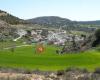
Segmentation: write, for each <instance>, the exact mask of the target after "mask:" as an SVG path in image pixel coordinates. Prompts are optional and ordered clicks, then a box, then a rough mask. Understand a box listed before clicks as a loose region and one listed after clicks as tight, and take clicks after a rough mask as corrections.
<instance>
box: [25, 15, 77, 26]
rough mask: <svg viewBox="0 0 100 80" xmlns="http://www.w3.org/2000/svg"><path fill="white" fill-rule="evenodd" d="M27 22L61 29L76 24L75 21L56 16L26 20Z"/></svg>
mask: <svg viewBox="0 0 100 80" xmlns="http://www.w3.org/2000/svg"><path fill="white" fill-rule="evenodd" d="M27 21H28V22H31V23H33V24H39V25H43V26H48V27H61V26H63V27H67V26H69V27H70V26H71V27H74V25H75V24H77V23H76V22H75V21H71V20H69V19H66V18H61V17H57V16H43V17H37V18H33V19H28V20H27Z"/></svg>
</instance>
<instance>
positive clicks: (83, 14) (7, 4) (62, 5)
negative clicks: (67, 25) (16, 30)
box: [0, 0, 100, 21]
mask: <svg viewBox="0 0 100 80" xmlns="http://www.w3.org/2000/svg"><path fill="white" fill-rule="evenodd" d="M0 9H1V10H4V11H7V12H9V13H11V14H13V15H14V16H17V17H19V18H22V19H30V18H34V17H39V16H60V17H63V18H68V19H71V20H76V21H80V20H81V21H88V20H100V0H0Z"/></svg>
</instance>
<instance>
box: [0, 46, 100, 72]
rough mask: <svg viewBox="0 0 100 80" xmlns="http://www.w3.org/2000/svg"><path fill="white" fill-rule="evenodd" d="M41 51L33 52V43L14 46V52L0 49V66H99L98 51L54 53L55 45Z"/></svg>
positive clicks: (54, 68)
mask: <svg viewBox="0 0 100 80" xmlns="http://www.w3.org/2000/svg"><path fill="white" fill-rule="evenodd" d="M45 47H46V48H45V51H44V52H43V53H36V52H35V45H30V46H26V47H20V48H15V51H14V52H11V50H10V49H8V50H1V51H0V66H2V67H11V68H25V69H30V70H35V69H39V70H46V71H48V70H51V71H52V70H61V69H66V68H68V67H79V68H86V69H88V70H90V71H92V70H94V69H95V68H97V67H100V52H99V51H97V50H89V51H86V52H81V53H76V54H74V53H72V54H71V53H70V54H56V52H55V50H57V49H59V47H57V46H52V45H50V46H45Z"/></svg>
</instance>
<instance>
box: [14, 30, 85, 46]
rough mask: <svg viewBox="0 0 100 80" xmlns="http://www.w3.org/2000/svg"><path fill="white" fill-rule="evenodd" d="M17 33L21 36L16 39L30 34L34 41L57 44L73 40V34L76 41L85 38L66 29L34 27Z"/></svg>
mask: <svg viewBox="0 0 100 80" xmlns="http://www.w3.org/2000/svg"><path fill="white" fill-rule="evenodd" d="M17 34H18V35H19V37H18V38H16V39H14V41H17V40H18V39H20V38H21V37H23V36H25V35H27V34H29V36H30V37H31V41H32V42H38V41H45V42H47V43H48V44H55V45H64V44H65V42H66V41H72V40H73V36H74V37H75V41H82V40H83V39H84V38H83V37H81V36H78V35H73V34H68V33H67V31H65V30H47V29H32V30H30V31H29V30H23V29H19V30H18V31H17Z"/></svg>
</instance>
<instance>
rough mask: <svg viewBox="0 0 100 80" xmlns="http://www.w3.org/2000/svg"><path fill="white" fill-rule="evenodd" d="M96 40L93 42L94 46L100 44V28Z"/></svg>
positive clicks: (96, 33)
mask: <svg viewBox="0 0 100 80" xmlns="http://www.w3.org/2000/svg"><path fill="white" fill-rule="evenodd" d="M95 37H96V40H95V41H94V42H93V44H92V47H96V46H98V45H99V44H100V29H98V30H96V32H95Z"/></svg>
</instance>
